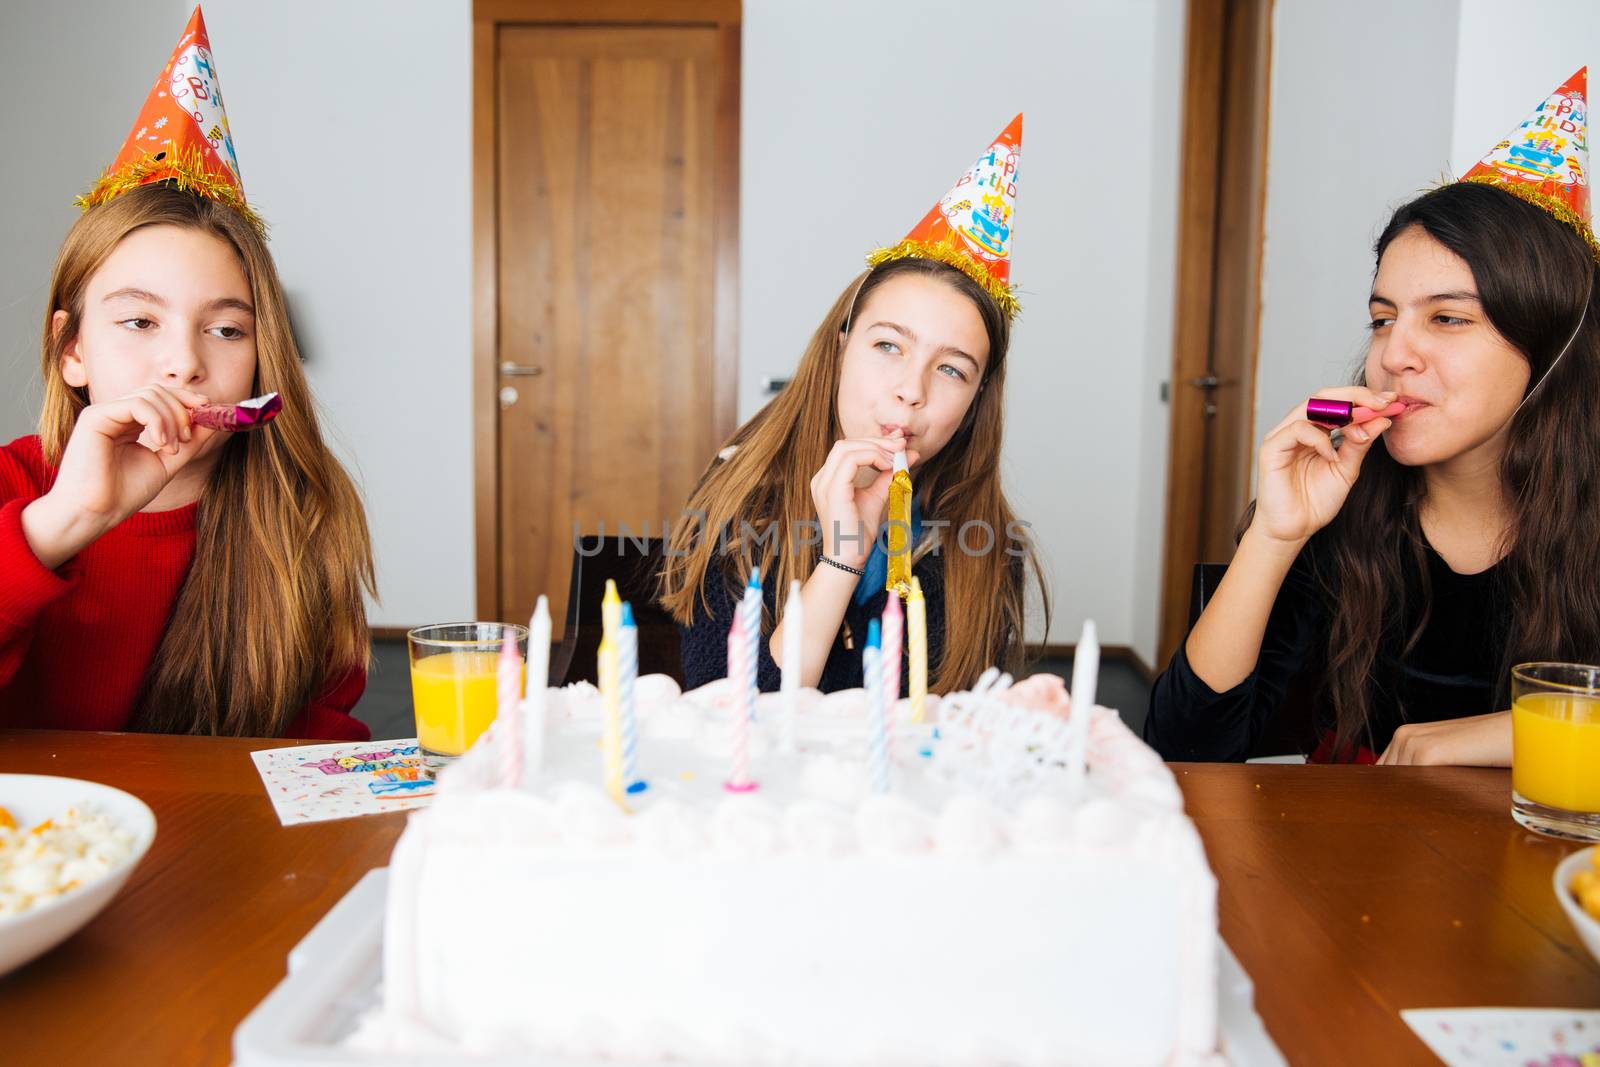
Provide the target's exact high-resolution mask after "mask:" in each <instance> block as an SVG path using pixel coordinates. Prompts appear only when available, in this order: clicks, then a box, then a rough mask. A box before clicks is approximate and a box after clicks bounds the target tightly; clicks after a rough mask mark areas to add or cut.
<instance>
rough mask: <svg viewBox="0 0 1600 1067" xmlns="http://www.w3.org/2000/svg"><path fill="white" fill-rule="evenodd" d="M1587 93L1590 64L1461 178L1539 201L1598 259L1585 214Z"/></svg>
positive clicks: (1599, 251) (1598, 250)
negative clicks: (1581, 240)
mask: <svg viewBox="0 0 1600 1067" xmlns="http://www.w3.org/2000/svg"><path fill="white" fill-rule="evenodd" d="M1588 97H1589V68H1588V67H1582V68H1580V69H1579V70H1578V72H1577V73H1576V74H1574V75H1573V76H1572V77H1570V78H1568V79H1567V80H1566V81H1565V82H1563V83H1562V85H1561V87H1560V88H1559V89H1557V90H1556V91H1555V92H1553V93H1551V94H1550V95H1549V96H1548V97H1547V98H1546V99H1545V101H1544V103H1542V104H1540V105H1539V106H1538V107H1536V108H1534V110H1533V114H1531V115H1529V116H1528V117H1527V118H1526V119H1524V120H1523V122H1522V125H1520V126H1518V127H1517V128H1516V129H1515V130H1512V131H1511V133H1510V134H1509V135H1508V136H1507V137H1506V138H1505V139H1504V140H1502V141H1501V142H1500V143H1499V144H1497V145H1495V146H1494V148H1493V149H1491V150H1490V152H1489V154H1488V155H1486V156H1484V157H1483V158H1482V159H1481V160H1479V161H1478V162H1477V163H1476V164H1474V165H1473V167H1472V169H1471V170H1469V171H1467V172H1466V173H1465V174H1463V175H1462V176H1461V180H1462V181H1464V182H1482V183H1483V184H1485V185H1492V186H1494V187H1495V188H1497V189H1504V190H1505V191H1506V192H1508V193H1510V194H1511V195H1513V196H1517V197H1520V198H1522V199H1523V200H1526V201H1528V202H1529V203H1531V204H1536V205H1538V206H1539V207H1541V208H1543V209H1544V210H1546V211H1548V212H1549V213H1550V214H1552V215H1554V216H1555V217H1556V218H1557V219H1560V220H1561V221H1562V222H1564V223H1566V224H1567V225H1568V226H1571V227H1572V228H1573V229H1574V230H1576V231H1577V233H1578V235H1579V236H1581V237H1582V238H1583V239H1584V240H1585V241H1586V242H1588V245H1589V251H1590V252H1591V253H1593V255H1594V257H1595V259H1596V260H1600V242H1597V241H1596V240H1595V236H1594V229H1593V227H1592V225H1591V223H1590V216H1589V128H1588V126H1589V101H1588Z"/></svg>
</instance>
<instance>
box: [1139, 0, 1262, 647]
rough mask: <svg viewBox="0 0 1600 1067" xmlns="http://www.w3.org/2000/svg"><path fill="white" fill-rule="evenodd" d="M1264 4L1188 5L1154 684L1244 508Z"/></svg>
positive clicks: (1257, 271) (1255, 302) (1250, 432)
mask: <svg viewBox="0 0 1600 1067" xmlns="http://www.w3.org/2000/svg"><path fill="white" fill-rule="evenodd" d="M1271 22H1272V0H1190V3H1189V28H1188V46H1187V70H1186V73H1185V77H1184V126H1183V163H1182V178H1181V187H1180V194H1179V232H1178V278H1177V292H1176V315H1175V319H1176V326H1175V337H1174V341H1173V358H1172V379H1171V382H1170V386H1169V393H1168V395H1169V397H1170V402H1171V405H1172V432H1171V439H1170V442H1169V445H1168V461H1167V520H1166V546H1165V553H1164V559H1163V576H1162V599H1161V628H1160V641H1159V647H1158V648H1157V652H1156V655H1157V662H1156V664H1155V666H1156V669H1157V670H1161V669H1162V668H1164V667H1165V666H1166V664H1167V661H1168V660H1169V659H1171V657H1172V653H1173V652H1174V651H1175V650H1176V649H1177V647H1178V643H1179V642H1180V641H1182V640H1183V639H1184V637H1185V635H1186V634H1187V633H1188V623H1189V619H1188V615H1189V593H1190V580H1191V577H1192V575H1193V573H1194V565H1195V564H1196V563H1226V562H1228V561H1229V560H1230V559H1232V558H1233V544H1234V542H1233V531H1234V527H1235V526H1236V525H1237V523H1238V521H1239V516H1240V514H1241V513H1242V512H1243V510H1244V506H1245V504H1246V503H1248V501H1249V499H1250V484H1251V476H1252V473H1253V470H1254V458H1255V448H1256V442H1255V440H1254V434H1255V378H1256V347H1257V334H1258V326H1259V323H1260V316H1261V312H1260V309H1261V302H1260V297H1261V243H1262V236H1263V221H1262V220H1263V214H1264V210H1265V203H1266V161H1267V147H1266V145H1267V96H1268V89H1269V85H1270V66H1271Z"/></svg>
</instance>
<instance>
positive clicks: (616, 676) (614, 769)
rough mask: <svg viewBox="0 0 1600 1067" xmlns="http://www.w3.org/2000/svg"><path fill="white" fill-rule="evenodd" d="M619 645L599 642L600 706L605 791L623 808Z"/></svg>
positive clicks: (612, 642)
mask: <svg viewBox="0 0 1600 1067" xmlns="http://www.w3.org/2000/svg"><path fill="white" fill-rule="evenodd" d="M617 652H618V649H617V645H616V642H614V641H612V640H611V636H610V635H609V634H607V635H606V636H605V637H602V638H601V639H600V672H599V673H600V706H601V708H602V709H603V710H604V713H605V723H604V730H603V732H602V733H601V738H600V739H601V748H602V751H603V752H604V755H605V783H606V792H607V793H609V794H610V796H611V799H612V800H614V801H616V802H617V805H618V806H619V807H620V806H622V803H623V800H622V793H623V788H624V786H625V784H626V783H624V782H623V780H622V662H621V659H620V657H619V656H618V654H617Z"/></svg>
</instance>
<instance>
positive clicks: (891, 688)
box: [883, 589, 910, 761]
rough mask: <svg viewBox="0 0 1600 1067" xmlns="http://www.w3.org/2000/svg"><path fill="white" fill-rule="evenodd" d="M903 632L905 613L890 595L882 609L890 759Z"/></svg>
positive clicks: (891, 757) (884, 695) (884, 700)
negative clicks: (887, 602)
mask: <svg viewBox="0 0 1600 1067" xmlns="http://www.w3.org/2000/svg"><path fill="white" fill-rule="evenodd" d="M907 592H908V593H909V592H910V590H909V589H908V590H907ZM904 632H905V614H904V612H903V611H902V610H901V608H900V598H899V597H897V596H891V597H890V598H889V604H888V606H887V607H885V608H884V609H883V706H884V708H885V709H886V710H885V713H884V730H885V731H886V735H887V741H888V745H889V759H890V760H891V761H892V760H893V759H894V705H895V701H897V700H899V699H900V645H901V638H902V635H903V634H904Z"/></svg>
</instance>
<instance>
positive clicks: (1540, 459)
mask: <svg viewBox="0 0 1600 1067" xmlns="http://www.w3.org/2000/svg"><path fill="white" fill-rule="evenodd" d="M1575 218H1576V216H1571V217H1567V216H1561V217H1560V221H1558V219H1557V217H1556V216H1554V215H1553V214H1552V213H1551V212H1549V211H1548V210H1547V207H1546V206H1536V205H1535V204H1533V203H1529V202H1527V201H1526V200H1525V199H1523V198H1519V197H1518V196H1515V195H1512V194H1511V193H1508V192H1506V191H1505V190H1503V189H1501V188H1498V187H1495V186H1493V185H1489V184H1480V183H1477V182H1471V181H1463V182H1458V183H1455V184H1452V185H1448V186H1445V187H1443V188H1440V189H1436V190H1434V191H1432V192H1429V193H1426V194H1424V195H1423V196H1421V197H1419V198H1417V199H1416V200H1414V201H1412V202H1411V203H1409V204H1406V205H1405V206H1403V207H1401V208H1400V209H1399V210H1398V211H1397V212H1396V213H1395V215H1394V217H1393V218H1392V219H1391V220H1390V222H1389V225H1388V226H1387V227H1386V228H1385V229H1384V231H1383V234H1382V236H1381V237H1380V238H1379V239H1378V242H1377V247H1376V252H1377V257H1378V265H1377V273H1376V275H1375V277H1374V280H1373V287H1372V295H1371V298H1370V301H1369V310H1370V312H1371V319H1372V321H1371V331H1372V343H1371V347H1370V349H1369V351H1368V353H1367V357H1366V362H1365V367H1364V371H1363V373H1362V375H1361V376H1360V378H1359V382H1360V384H1358V385H1354V386H1351V387H1348V388H1335V389H1326V390H1322V391H1320V392H1319V393H1318V395H1319V396H1328V397H1334V398H1337V399H1342V400H1350V401H1353V402H1355V403H1356V404H1361V405H1365V406H1368V407H1373V408H1377V409H1382V408H1385V407H1387V406H1389V405H1390V404H1392V403H1394V402H1395V401H1397V400H1398V401H1399V402H1402V403H1403V404H1404V405H1405V408H1404V411H1403V412H1401V413H1400V414H1398V415H1396V416H1395V417H1394V418H1393V419H1392V420H1391V419H1386V418H1379V419H1376V420H1374V421H1372V422H1368V423H1366V424H1365V425H1362V426H1350V427H1348V428H1346V429H1345V430H1344V431H1343V432H1342V435H1341V437H1342V439H1340V440H1335V439H1332V438H1330V436H1329V434H1328V433H1327V431H1325V430H1323V429H1321V428H1319V427H1318V426H1316V425H1314V424H1312V423H1311V422H1309V421H1307V420H1306V418H1305V412H1304V409H1303V408H1301V407H1297V408H1296V409H1295V410H1293V411H1291V412H1289V413H1288V415H1287V416H1286V417H1285V418H1284V420H1283V421H1282V422H1281V423H1279V424H1278V426H1277V427H1276V428H1275V429H1273V430H1272V432H1271V433H1269V434H1268V435H1267V437H1266V439H1265V441H1264V442H1263V444H1262V447H1261V451H1260V454H1259V460H1258V475H1257V498H1256V500H1255V502H1254V503H1253V504H1252V505H1251V509H1250V510H1249V511H1248V512H1247V513H1246V515H1245V519H1244V521H1243V523H1242V524H1241V525H1242V533H1241V536H1240V540H1239V547H1238V549H1237V552H1236V553H1235V555H1234V558H1233V561H1232V563H1231V564H1230V565H1229V567H1228V572H1227V575H1226V577H1225V578H1224V580H1223V581H1222V583H1221V584H1220V585H1219V586H1218V588H1217V591H1216V593H1215V595H1214V596H1213V597H1212V599H1211V602H1210V603H1209V604H1208V605H1207V607H1206V610H1205V611H1204V613H1203V614H1202V615H1201V617H1200V619H1199V621H1198V622H1197V623H1196V624H1195V627H1194V629H1193V631H1192V632H1191V633H1190V634H1189V637H1188V640H1187V641H1186V642H1185V644H1184V645H1183V647H1181V648H1180V649H1179V650H1178V652H1177V654H1176V655H1175V656H1174V657H1173V660H1172V663H1171V664H1170V666H1169V667H1168V668H1167V671H1166V673H1165V674H1163V675H1162V676H1161V678H1160V679H1158V680H1157V683H1156V686H1155V689H1154V691H1153V694H1152V697H1151V707H1150V715H1149V718H1148V719H1147V721H1146V724H1145V737H1146V739H1147V740H1149V741H1150V743H1151V744H1152V745H1154V746H1155V747H1156V749H1157V750H1158V751H1160V752H1161V753H1162V754H1163V755H1164V756H1166V757H1167V758H1168V759H1213V760H1225V759H1242V758H1244V757H1245V756H1247V755H1249V754H1251V752H1252V749H1253V746H1254V745H1255V744H1256V742H1257V741H1258V739H1259V738H1260V737H1261V736H1262V734H1263V732H1264V731H1266V730H1267V729H1268V727H1269V725H1270V724H1271V723H1272V720H1273V719H1274V717H1275V716H1278V715H1279V714H1280V713H1282V711H1283V707H1284V703H1285V701H1284V696H1285V693H1286V692H1287V691H1288V689H1289V687H1290V685H1291V682H1292V681H1293V680H1295V679H1296V678H1298V679H1299V680H1300V684H1301V685H1302V686H1304V687H1306V689H1307V690H1308V691H1309V694H1310V699H1311V700H1312V701H1313V706H1314V709H1315V714H1316V726H1317V728H1318V730H1319V731H1320V743H1318V744H1317V745H1316V748H1315V751H1314V752H1313V754H1312V755H1313V758H1322V759H1342V760H1351V759H1354V760H1367V761H1371V760H1373V759H1376V760H1377V762H1380V763H1459V764H1480V765H1502V766H1503V765H1507V764H1509V762H1510V759H1511V723H1510V712H1509V711H1506V710H1504V709H1505V708H1506V707H1507V706H1508V702H1509V701H1508V694H1507V685H1508V680H1509V670H1510V667H1511V666H1512V665H1513V664H1515V663H1519V662H1524V661H1528V660H1538V659H1559V660H1574V661H1580V662H1589V663H1594V662H1597V661H1600V493H1597V490H1596V487H1595V475H1596V472H1597V471H1600V411H1597V404H1600V308H1597V307H1596V295H1595V293H1596V286H1595V280H1596V257H1597V256H1600V251H1597V247H1600V246H1596V245H1595V244H1594V238H1593V235H1592V233H1591V232H1590V231H1589V230H1588V227H1587V226H1580V225H1579V224H1578V223H1575V222H1574V219H1575Z"/></svg>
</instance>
